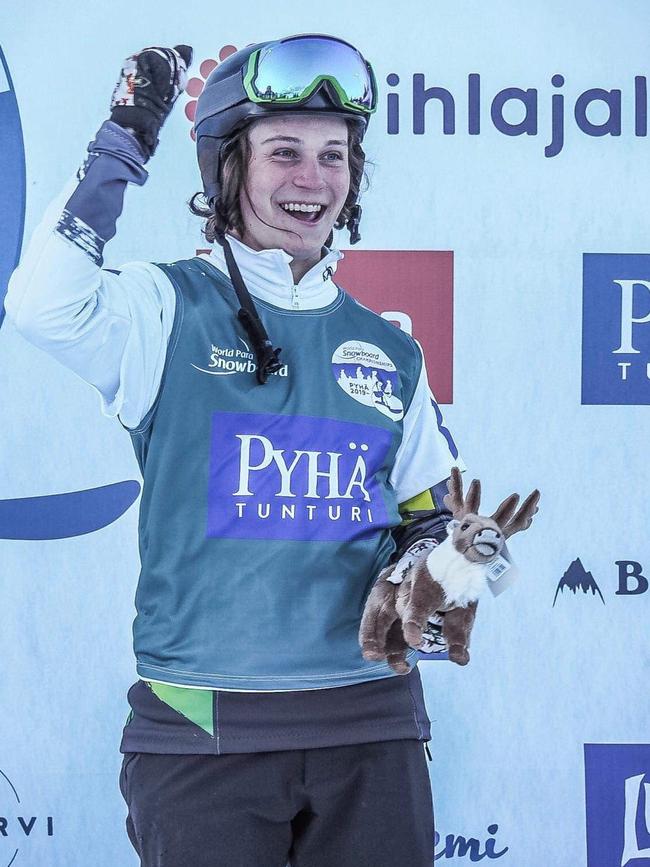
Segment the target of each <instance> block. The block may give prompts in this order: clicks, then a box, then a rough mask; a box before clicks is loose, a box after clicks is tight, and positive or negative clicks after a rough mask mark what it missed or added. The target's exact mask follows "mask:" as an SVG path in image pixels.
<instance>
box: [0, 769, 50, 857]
mask: <svg viewBox="0 0 650 867" xmlns="http://www.w3.org/2000/svg"><path fill="white" fill-rule="evenodd" d="M0 811H2V815H0V839H1V840H2V841H3V842H4V843H8V844H9V845H8V846H7V847H6V848H5V847H4V846H3V847H2V849H1V850H0V852H1V854H0V867H11V865H13V864H15V863H16V859H17V858H18V854H19V852H20V851H21V849H24V848H25V846H24V842H25V839H26V838H29V839H30V840H33V839H34V838H35V837H40V838H43V837H53V836H54V819H53V818H52V816H30V815H27V813H26V811H25V809H24V807H23V806H22V804H21V801H20V796H19V795H18V791H17V789H16V787H15V786H14V784H13V783H12V782H11V780H10V779H9V777H8V776H7V775H6V774H5V773H4V772H3V771H1V770H0Z"/></svg>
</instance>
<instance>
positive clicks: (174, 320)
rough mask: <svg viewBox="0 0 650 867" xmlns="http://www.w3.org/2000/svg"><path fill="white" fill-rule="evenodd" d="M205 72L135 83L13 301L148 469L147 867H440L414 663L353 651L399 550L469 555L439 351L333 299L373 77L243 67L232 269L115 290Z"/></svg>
mask: <svg viewBox="0 0 650 867" xmlns="http://www.w3.org/2000/svg"><path fill="white" fill-rule="evenodd" d="M190 61H191V50H190V49H189V48H188V47H187V46H176V47H175V48H174V49H165V48H149V49H145V50H143V51H142V52H140V53H139V54H136V55H134V56H133V57H131V58H129V60H128V61H126V63H125V66H124V68H123V70H122V75H121V77H120V81H119V82H118V86H117V87H116V90H115V93H114V95H113V100H112V104H111V117H110V120H107V121H106V122H105V123H104V124H103V125H102V126H101V128H100V130H99V131H98V133H97V135H96V137H95V139H94V141H93V142H91V144H90V145H89V147H88V158H87V159H86V161H85V163H84V165H83V167H82V168H81V169H80V171H79V172H78V173H77V175H76V176H75V177H74V179H73V180H72V181H71V182H70V184H69V185H68V186H67V187H66V189H65V190H64V191H63V193H62V195H61V196H60V197H59V198H58V199H57V200H55V202H53V204H52V205H51V206H50V208H49V209H48V212H47V213H46V215H45V218H44V220H43V221H42V223H41V225H40V226H39V227H38V229H37V230H36V232H35V233H34V236H33V238H32V241H31V244H30V246H29V249H28V250H27V252H26V254H25V256H24V258H23V261H22V263H21V265H20V267H19V268H18V269H17V271H16V272H15V273H14V275H13V277H12V280H11V283H10V287H9V292H8V295H7V299H6V311H7V315H8V317H9V318H10V319H12V320H13V322H14V323H15V325H16V327H17V328H18V329H19V330H20V331H21V332H22V333H23V334H24V335H25V336H26V337H27V339H29V340H30V341H32V342H33V343H34V344H36V345H37V346H40V347H41V348H42V349H44V350H46V351H47V352H49V353H50V354H51V355H52V356H53V357H55V358H57V359H58V360H59V361H61V362H62V363H63V364H65V365H67V366H68V367H69V368H70V369H71V370H73V371H74V372H75V373H77V374H78V375H79V376H81V377H82V378H83V379H84V380H86V381H87V382H88V383H90V385H91V386H92V387H93V388H94V389H95V390H96V391H97V392H98V393H99V395H100V397H101V401H102V411H103V412H104V414H105V415H108V416H117V417H118V419H119V421H120V423H121V424H122V425H123V426H124V428H125V429H126V430H127V431H128V432H129V434H130V436H131V439H132V442H133V446H134V449H135V453H136V456H137V458H138V461H139V465H140V468H141V470H142V474H143V488H142V498H141V504H140V523H139V543H140V555H141V561H142V570H141V574H140V579H139V583H138V589H137V594H136V607H137V617H136V621H135V624H134V645H135V653H136V657H137V671H138V675H139V679H138V681H137V682H136V683H135V684H134V685H133V686H132V687H131V689H130V690H129V702H130V705H131V714H130V718H129V721H128V723H127V725H126V726H125V729H124V733H123V739H122V745H121V750H122V752H123V753H124V762H123V766H122V773H121V776H120V785H121V790H122V793H123V795H124V798H125V800H126V802H127V804H128V807H129V815H128V819H127V830H128V833H129V837H130V839H131V842H132V844H133V846H134V847H135V849H136V851H137V853H138V855H139V857H140V859H141V864H142V865H145V867H153V865H159V867H183V865H190V864H191V865H192V867H208V865H209V867H217V865H219V867H221V865H223V867H226V865H227V867H252V865H260V867H262V865H263V867H285V864H286V863H287V861H289V862H290V864H291V865H293V867H331V865H334V864H336V865H337V867H346V865H350V867H352V865H354V867H359V865H366V864H367V865H373V867H394V865H408V867H425V865H426V867H430V865H431V864H432V863H433V836H434V830H433V810H432V799H431V789H430V782H429V775H428V772H427V764H426V759H425V755H424V751H423V749H422V742H423V741H424V742H426V741H428V740H429V739H430V737H431V735H430V724H429V720H428V718H427V714H426V710H425V707H424V702H423V696H422V687H421V683H420V679H419V674H418V671H417V668H416V667H415V661H416V656H417V652H416V651H411V652H410V654H409V659H410V661H411V663H412V664H413V669H412V671H411V672H410V673H409V674H407V675H405V676H396V675H394V673H393V672H392V670H391V669H390V668H389V666H388V665H387V664H386V663H385V662H381V663H375V662H366V661H365V660H364V659H363V658H362V656H361V652H360V647H359V644H358V630H359V623H360V619H361V614H362V611H363V607H364V603H365V600H366V599H367V597H368V595H369V593H370V590H371V588H372V586H373V583H374V581H375V579H376V577H377V575H378V573H379V571H380V570H381V568H382V567H383V566H385V565H386V563H387V562H388V561H389V559H390V558H391V556H396V549H397V553H399V551H401V550H404V547H405V545H407V544H410V543H411V542H412V541H413V540H414V539H416V538H418V537H420V536H423V535H425V536H434V537H436V536H438V537H439V538H443V537H444V536H445V535H446V534H445V531H444V525H445V523H446V521H447V519H448V518H449V517H450V516H449V515H448V513H446V511H445V510H444V508H443V507H442V506H441V503H442V495H443V494H444V493H445V492H446V479H447V477H448V476H449V474H450V469H451V467H452V466H453V465H459V464H460V465H461V466H462V462H461V460H460V458H459V456H458V453H457V451H456V449H455V446H454V445H453V440H452V439H451V437H450V435H449V433H448V431H446V429H443V428H439V426H438V423H437V420H436V409H437V407H435V404H433V403H432V399H431V395H430V392H429V389H428V386H427V378H426V370H425V365H424V360H423V357H422V353H421V351H420V349H419V347H418V345H417V344H416V343H415V341H414V340H413V339H412V338H411V337H410V336H408V335H407V334H406V333H404V332H402V331H401V330H399V329H398V328H396V327H394V326H393V325H391V324H390V323H388V322H386V321H385V320H384V319H382V318H381V317H379V316H377V315H376V314H374V313H372V312H371V311H370V310H368V309H366V308H365V307H363V306H361V305H360V304H358V303H357V302H356V301H354V299H353V298H351V297H350V296H349V295H348V294H347V293H346V292H345V291H343V290H342V289H341V288H340V287H338V286H337V285H336V284H335V283H334V282H333V279H332V278H333V276H334V273H335V271H336V265H337V262H338V260H339V259H341V258H342V254H341V253H340V252H339V251H338V250H337V249H336V248H335V247H334V246H333V233H332V229H333V228H343V227H345V226H347V227H348V228H349V229H350V233H351V240H352V242H354V241H355V240H357V239H358V232H359V220H360V216H361V212H360V208H359V205H358V201H357V200H358V195H359V188H360V183H361V180H362V177H363V165H364V159H365V157H364V152H363V149H362V140H363V136H364V133H365V131H366V128H367V125H368V121H369V118H370V116H371V114H372V113H373V111H374V110H375V107H376V103H377V92H376V84H375V79H374V75H373V73H372V69H371V67H370V65H369V64H368V63H367V62H366V61H365V60H364V58H363V57H362V56H361V54H360V53H359V52H358V51H357V50H356V49H355V48H354V47H353V46H351V45H349V44H347V43H346V42H343V41H341V40H339V39H334V38H333V37H329V36H322V35H304V36H297V37H291V38H288V39H281V40H277V41H274V42H267V43H260V44H257V45H252V46H249V47H248V48H246V49H245V50H243V51H239V52H237V53H235V54H233V55H232V56H231V57H229V58H228V59H227V61H225V62H224V63H223V64H221V65H220V66H218V67H217V68H216V69H215V70H214V72H213V73H212V74H211V75H210V77H209V78H208V80H207V82H206V86H205V89H204V91H203V93H202V95H201V97H200V99H199V104H198V107H197V113H196V118H195V131H196V138H197V149H198V160H199V167H200V171H201V177H202V180H203V187H204V191H203V197H202V199H201V198H200V197H199V198H197V197H194V199H193V200H192V205H191V207H192V209H193V211H194V212H195V213H198V214H200V215H202V216H204V217H205V218H206V220H207V224H206V229H205V231H206V237H207V238H208V240H210V241H216V243H215V246H214V249H213V250H212V252H210V254H209V255H202V256H196V257H193V258H190V259H187V260H183V261H178V262H172V263H168V264H161V265H155V264H148V263H143V262H135V263H130V264H127V265H125V266H124V267H122V269H121V270H119V271H113V270H110V269H104V268H102V267H101V266H102V264H103V247H104V244H105V243H106V241H108V240H109V239H110V238H112V237H113V235H114V234H115V224H116V220H117V218H118V216H119V215H120V213H121V210H122V205H123V196H124V192H125V189H126V185H127V183H134V184H137V185H142V184H143V183H144V182H145V180H146V177H147V171H146V169H145V168H144V166H145V163H146V162H147V161H148V159H149V158H150V157H151V155H152V154H153V153H154V151H155V149H156V147H157V144H158V134H159V131H160V127H161V126H162V123H163V122H164V120H165V118H166V117H167V115H168V114H169V111H170V110H171V108H172V106H173V104H174V102H175V100H176V98H177V97H178V95H179V93H180V92H182V90H183V88H184V86H185V82H186V71H187V66H188V64H189V63H190ZM201 202H203V204H201ZM396 288H397V287H396ZM400 288H402V287H400ZM438 412H439V411H438Z"/></svg>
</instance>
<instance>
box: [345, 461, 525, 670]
mask: <svg viewBox="0 0 650 867" xmlns="http://www.w3.org/2000/svg"><path fill="white" fill-rule="evenodd" d="M447 488H448V491H449V493H448V494H446V495H445V498H444V503H445V506H447V508H448V509H449V510H450V511H451V512H452V514H453V519H452V520H451V521H450V522H449V523H448V524H447V534H448V535H447V538H446V539H445V540H444V541H443V542H441V543H440V544H439V545H437V544H436V543H435V541H434V540H422V541H420V542H418V543H416V544H415V545H412V546H411V547H410V548H409V549H408V551H407V554H406V555H404V556H403V557H402V559H401V560H399V561H398V563H393V564H392V565H390V566H388V567H387V568H386V569H384V570H383V571H382V572H381V573H380V575H379V577H378V578H377V581H376V582H375V585H374V587H373V588H372V590H371V592H370V595H369V596H368V599H367V601H366V606H365V609H364V612H363V617H362V619H361V627H360V630H359V644H360V645H361V650H362V654H363V657H364V659H367V660H378V659H386V660H387V661H388V664H389V665H390V666H391V668H392V669H393V670H394V671H396V672H397V673H398V674H407V673H408V672H409V671H410V666H409V664H408V662H407V661H406V654H407V651H408V649H409V647H413V648H418V647H420V646H421V644H422V633H423V631H424V629H425V628H426V625H427V621H428V620H429V618H430V617H431V616H439V617H440V618H441V619H442V636H443V638H444V639H445V642H446V644H447V647H448V650H449V659H450V660H452V662H456V663H457V664H458V665H467V663H468V662H469V652H468V649H467V648H468V646H469V637H470V633H471V631H472V626H473V624H474V617H475V614H476V606H477V604H478V599H479V597H480V595H481V594H482V592H483V590H484V589H485V587H486V585H487V581H488V578H487V567H488V566H489V565H490V564H491V563H492V562H493V561H494V560H495V559H496V558H497V557H498V556H499V554H500V552H501V550H502V549H503V546H504V544H505V541H506V539H508V538H509V537H510V536H512V535H514V534H515V533H518V532H519V531H520V530H526V529H527V528H528V527H530V524H531V521H532V519H533V515H534V514H535V513H536V512H537V503H538V502H539V496H540V494H539V491H538V490H534V491H533V492H532V493H531V494H529V495H528V497H527V498H526V499H525V500H524V502H523V503H522V504H521V507H520V508H519V511H518V512H517V513H516V514H515V510H516V508H517V504H518V502H519V495H518V494H511V495H510V496H509V497H507V498H506V499H505V500H504V501H503V502H502V503H501V505H500V506H499V508H498V509H497V510H496V512H495V513H494V514H493V515H492V516H491V517H489V518H488V517H484V516H482V515H479V514H478V509H479V504H480V502H481V484H480V482H479V481H478V479H474V480H473V481H472V483H471V485H470V486H469V489H468V491H467V497H466V498H464V499H463V482H462V479H461V474H460V470H459V469H458V467H453V469H452V471H451V478H450V479H449V482H448V484H447Z"/></svg>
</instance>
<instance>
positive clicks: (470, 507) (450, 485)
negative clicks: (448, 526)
mask: <svg viewBox="0 0 650 867" xmlns="http://www.w3.org/2000/svg"><path fill="white" fill-rule="evenodd" d="M447 490H448V491H449V493H448V494H445V496H444V497H443V498H442V501H443V503H444V504H445V506H446V507H447V508H448V509H449V510H450V511H451V513H452V514H453V516H454V518H456V520H460V519H461V518H462V517H463V516H464V515H466V514H467V513H468V512H472V513H473V514H475V515H477V514H478V507H479V505H480V502H481V483H480V482H479V480H478V479H472V483H471V485H470V486H469V490H468V491H467V496H466V497H465V499H463V480H462V477H461V475H460V470H459V469H458V467H452V468H451V478H450V479H449V481H448V482H447Z"/></svg>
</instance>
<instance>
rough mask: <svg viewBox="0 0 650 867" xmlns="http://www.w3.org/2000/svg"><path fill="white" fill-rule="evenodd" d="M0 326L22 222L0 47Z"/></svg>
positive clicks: (17, 138)
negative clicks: (0, 155) (0, 157)
mask: <svg viewBox="0 0 650 867" xmlns="http://www.w3.org/2000/svg"><path fill="white" fill-rule="evenodd" d="M0 154H2V159H1V160H0V325H2V320H3V319H4V305H3V301H4V297H5V293H6V291H7V283H8V282H9V277H10V276H11V272H12V271H13V270H14V268H15V267H16V265H17V264H18V258H19V256H20V246H21V244H22V239H23V226H24V222H25V149H24V147H23V132H22V129H21V126H20V114H19V113H18V103H17V102H16V95H15V93H14V89H13V84H12V83H11V76H10V75H9V68H8V66H7V62H6V60H5V58H4V54H3V53H2V48H0Z"/></svg>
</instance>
